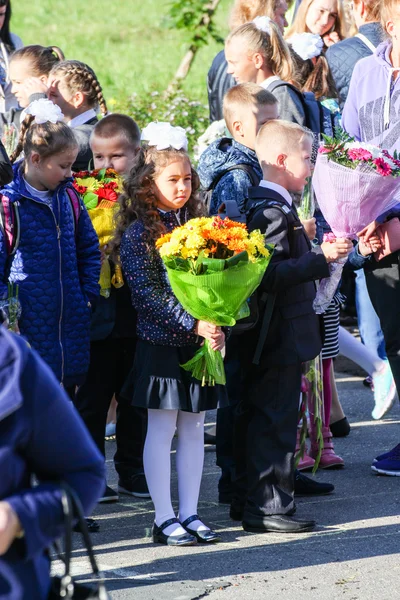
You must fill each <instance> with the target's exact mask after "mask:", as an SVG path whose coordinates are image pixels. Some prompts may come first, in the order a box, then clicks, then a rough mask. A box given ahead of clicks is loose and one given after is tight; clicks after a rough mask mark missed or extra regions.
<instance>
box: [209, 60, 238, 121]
mask: <svg viewBox="0 0 400 600" xmlns="http://www.w3.org/2000/svg"><path fill="white" fill-rule="evenodd" d="M227 68H228V63H227V62H226V59H225V52H224V50H221V52H218V54H217V56H216V57H215V58H214V60H213V61H212V64H211V67H210V70H209V71H208V75H207V92H208V105H209V107H210V121H211V123H213V122H214V121H220V120H221V119H223V118H224V115H223V112H222V104H223V101H224V96H225V94H226V92H227V91H228V90H229V89H230V88H231V87H233V86H234V85H235V80H234V79H233V77H232V75H228V73H227V72H226V70H227Z"/></svg>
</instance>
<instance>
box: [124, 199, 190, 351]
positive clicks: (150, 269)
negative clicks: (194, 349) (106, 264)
mask: <svg viewBox="0 0 400 600" xmlns="http://www.w3.org/2000/svg"><path fill="white" fill-rule="evenodd" d="M185 213H186V211H185V210H181V211H179V213H178V218H179V217H180V216H182V217H183V218H182V224H183V221H184V220H186V219H184V215H185ZM161 219H162V221H163V223H164V225H165V227H166V230H167V231H172V230H173V229H174V228H175V227H178V226H179V225H180V222H179V221H178V220H177V216H176V213H175V212H174V211H170V212H167V213H162V214H161ZM144 232H145V229H144V225H143V222H142V221H140V220H138V221H135V222H134V223H132V225H130V226H129V227H128V229H127V230H126V231H125V233H124V235H123V236H122V240H121V251H120V256H121V264H122V269H123V271H124V275H125V278H126V281H127V283H128V285H129V288H130V290H131V294H132V304H133V306H134V307H135V309H136V310H137V319H138V320H137V335H138V338H140V339H141V340H145V341H146V342H149V343H150V344H155V345H160V346H174V347H181V346H190V345H191V344H195V343H196V341H197V336H196V334H195V333H194V329H195V326H196V320H195V319H194V318H193V317H192V316H190V315H189V314H188V313H187V312H186V311H185V309H184V308H183V307H182V305H181V304H180V303H179V302H178V300H177V299H176V297H175V296H174V293H173V291H172V289H171V286H170V283H169V280H168V276H167V272H166V269H165V267H164V263H163V261H162V260H161V257H160V255H159V253H158V252H157V251H156V249H155V248H154V249H151V250H148V248H147V246H146V243H145V241H144V240H143V234H144Z"/></svg>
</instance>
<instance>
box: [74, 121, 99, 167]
mask: <svg viewBox="0 0 400 600" xmlns="http://www.w3.org/2000/svg"><path fill="white" fill-rule="evenodd" d="M96 123H97V118H96V117H93V118H92V119H89V121H86V123H83V124H82V125H78V126H77V127H73V128H72V131H73V132H74V135H75V138H76V141H77V142H78V146H79V152H78V156H77V157H76V161H75V162H74V164H73V166H72V170H73V171H75V172H76V171H86V170H88V169H89V164H90V162H91V160H92V158H93V153H92V151H91V149H90V144H89V140H90V135H91V133H92V131H93V129H94V126H95V125H96ZM91 166H92V168H93V165H91Z"/></svg>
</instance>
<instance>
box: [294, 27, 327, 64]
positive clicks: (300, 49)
mask: <svg viewBox="0 0 400 600" xmlns="http://www.w3.org/2000/svg"><path fill="white" fill-rule="evenodd" d="M288 43H289V44H290V45H291V46H292V48H293V50H294V51H295V52H296V54H298V55H299V56H300V58H302V59H303V60H308V59H309V58H315V57H316V56H319V55H320V54H321V52H322V49H323V47H324V41H323V39H322V37H321V36H320V35H318V34H316V33H295V34H294V35H293V36H292V37H291V38H290V40H288Z"/></svg>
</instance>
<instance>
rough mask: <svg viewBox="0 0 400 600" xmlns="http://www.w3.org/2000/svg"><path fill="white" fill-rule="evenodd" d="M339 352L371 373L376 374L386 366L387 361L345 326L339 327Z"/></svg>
mask: <svg viewBox="0 0 400 600" xmlns="http://www.w3.org/2000/svg"><path fill="white" fill-rule="evenodd" d="M339 352H340V354H343V356H346V357H347V358H350V360H352V361H353V362H355V363H356V364H357V365H359V366H360V367H361V368H363V369H364V371H366V372H367V373H369V375H375V373H378V372H379V371H381V370H382V368H383V367H384V366H385V362H384V361H383V360H382V359H381V358H380V356H379V355H378V354H377V353H376V352H374V351H373V350H371V348H367V346H364V344H363V343H361V342H359V341H358V340H356V339H355V338H354V337H353V336H352V335H351V333H349V332H348V331H347V329H344V327H339Z"/></svg>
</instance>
